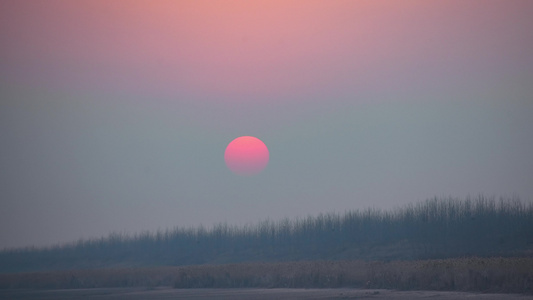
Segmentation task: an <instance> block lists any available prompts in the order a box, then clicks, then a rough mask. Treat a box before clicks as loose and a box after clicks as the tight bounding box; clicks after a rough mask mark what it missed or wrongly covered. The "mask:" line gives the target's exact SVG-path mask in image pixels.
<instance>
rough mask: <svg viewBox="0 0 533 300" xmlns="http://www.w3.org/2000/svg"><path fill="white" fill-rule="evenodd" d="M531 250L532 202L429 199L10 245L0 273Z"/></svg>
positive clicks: (435, 256)
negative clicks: (383, 208) (51, 244)
mask: <svg viewBox="0 0 533 300" xmlns="http://www.w3.org/2000/svg"><path fill="white" fill-rule="evenodd" d="M532 250H533V204H532V203H524V202H522V201H520V200H518V199H517V198H511V199H499V200H496V199H493V198H486V197H483V196H479V197H478V198H476V199H466V200H457V199H431V200H427V201H424V202H420V203H417V204H411V205H407V206H404V207H400V208H397V209H395V210H391V211H381V210H377V209H367V210H363V211H359V210H356V211H350V212H346V213H344V214H324V215H319V216H316V217H308V218H305V219H297V220H288V219H285V220H281V221H279V222H272V221H263V222H260V223H258V224H256V225H251V226H244V227H236V226H230V225H227V224H219V225H216V226H213V227H212V228H204V227H198V228H176V229H173V230H166V231H158V232H155V233H151V232H146V233H142V234H137V235H134V236H127V235H123V234H111V235H110V236H108V237H105V238H101V239H90V240H80V241H78V242H75V243H71V244H67V245H59V246H55V247H48V248H32V247H29V248H20V249H5V250H2V251H0V273H15V272H34V271H51V270H74V269H78V270H82V269H97V268H124V267H155V266H186V265H200V264H215V265H216V264H230V263H243V262H283V261H315V260H330V261H339V260H366V261H371V260H382V261H390V260H420V259H444V258H458V257H470V256H478V257H496V256H501V257H511V256H514V257H529V256H532V254H533V251H532ZM77 272H78V271H77ZM79 272H82V271H79ZM88 272H89V271H88ZM373 282H376V281H375V280H373ZM178 285H179V284H178Z"/></svg>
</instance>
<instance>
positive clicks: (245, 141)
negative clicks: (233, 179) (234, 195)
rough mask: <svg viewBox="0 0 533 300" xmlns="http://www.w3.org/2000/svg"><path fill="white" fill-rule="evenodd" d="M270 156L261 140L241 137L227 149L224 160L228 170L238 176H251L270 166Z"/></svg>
mask: <svg viewBox="0 0 533 300" xmlns="http://www.w3.org/2000/svg"><path fill="white" fill-rule="evenodd" d="M269 157H270V154H269V152H268V148H267V146H266V145H265V143H263V141H261V140H260V139H258V138H256V137H253V136H241V137H238V138H236V139H234V140H233V141H231V142H230V143H229V144H228V146H227V147H226V152H225V153H224V160H225V161H226V165H227V166H228V168H229V169H230V170H231V171H232V172H233V173H235V174H237V175H242V176H251V175H255V174H258V173H260V172H261V171H262V170H263V169H264V168H266V166H267V164H268V160H269Z"/></svg>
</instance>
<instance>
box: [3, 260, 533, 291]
mask: <svg viewBox="0 0 533 300" xmlns="http://www.w3.org/2000/svg"><path fill="white" fill-rule="evenodd" d="M162 286H172V287H174V288H176V289H200V288H267V289H270V288H324V289H326V288H366V289H368V288H373V289H398V290H404V291H414V290H435V291H470V292H483V293H525V294H533V258H476V257H473V258H462V259H446V260H421V261H390V262H381V261H374V262H366V261H300V262H281V263H241V264H227V265H198V266H182V267H153V268H121V269H94V270H70V271H52V272H34V273H13V274H0V290H4V291H5V290H16V289H42V290H57V289H102V288H144V289H156V288H158V287H162Z"/></svg>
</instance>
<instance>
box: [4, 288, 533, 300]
mask: <svg viewBox="0 0 533 300" xmlns="http://www.w3.org/2000/svg"><path fill="white" fill-rule="evenodd" d="M427 298H431V299H435V298H436V299H441V300H451V299H465V298H466V299H472V300H496V299H517V300H518V299H520V300H526V299H533V296H527V295H516V294H480V293H465V292H443V291H395V290H383V289H348V288H339V289H173V288H170V287H164V288H157V289H150V290H147V289H142V288H100V289H74V290H44V291H43V290H40V291H35V290H33V291H32V290H9V291H2V290H0V299H13V300H15V299H21V300H34V299H57V300H61V299H71V300H77V299H101V300H118V299H131V300H141V299H142V300H144V299H152V300H163V299H197V300H207V299H228V300H229V299H235V300H240V299H257V300H263V299H265V300H266V299H278V300H281V299H396V300H409V299H427Z"/></svg>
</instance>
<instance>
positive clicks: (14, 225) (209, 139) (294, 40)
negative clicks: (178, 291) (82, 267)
mask: <svg viewBox="0 0 533 300" xmlns="http://www.w3.org/2000/svg"><path fill="white" fill-rule="evenodd" d="M532 16H533V1H529V0H524V1H513V0H501V1H491V0H479V1H469V0H456V1H438V0H435V1H425V0H420V1H400V0H398V1H381V0H368V1H334V0H327V1H303V0H302V1H288V0H281V1H247V0H243V1H197V0H195V1H192V0H191V1H170V0H169V1H126V0H124V1H122V0H118V1H113V0H111V1H109V0H101V1H97V0H87V1H69V0H65V1H57V0H48V1H17V0H13V1H7V0H0V248H4V247H16V246H27V245H50V244H55V243H57V242H68V241H74V240H77V239H78V238H91V237H99V236H102V235H107V234H108V233H110V232H113V231H119V232H128V233H133V232H140V231H144V230H157V229H158V228H161V229H165V228H167V227H174V226H196V225H200V224H203V225H205V226H210V225H213V224H215V223H218V222H228V223H230V224H246V223H254V222H256V221H258V220H264V219H267V218H269V219H272V220H278V219H281V218H283V217H291V218H293V217H305V216H307V215H317V214H319V213H322V212H341V213H342V212H344V211H346V210H352V209H364V208H367V207H371V206H375V207H378V208H393V207H396V206H401V205H404V204H407V203H411V202H415V201H419V200H424V199H427V198H430V197H433V196H453V197H461V198H463V197H466V196H468V195H472V196H476V195H477V194H480V193H482V194H484V195H487V196H496V197H499V196H509V195H513V194H516V195H518V196H520V197H521V198H522V199H524V200H530V199H532V195H533V18H532ZM242 135H252V136H256V137H258V138H260V139H261V140H263V141H264V142H265V144H266V145H267V146H268V148H269V150H270V163H269V165H268V166H267V168H266V169H265V170H264V171H263V172H262V173H260V174H259V175H256V176H252V177H241V176H237V175H235V174H233V173H232V172H231V171H229V170H228V169H227V167H226V165H225V162H224V150H225V147H226V145H227V144H228V143H229V142H230V141H231V140H233V139H234V138H236V137H238V136H242Z"/></svg>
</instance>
